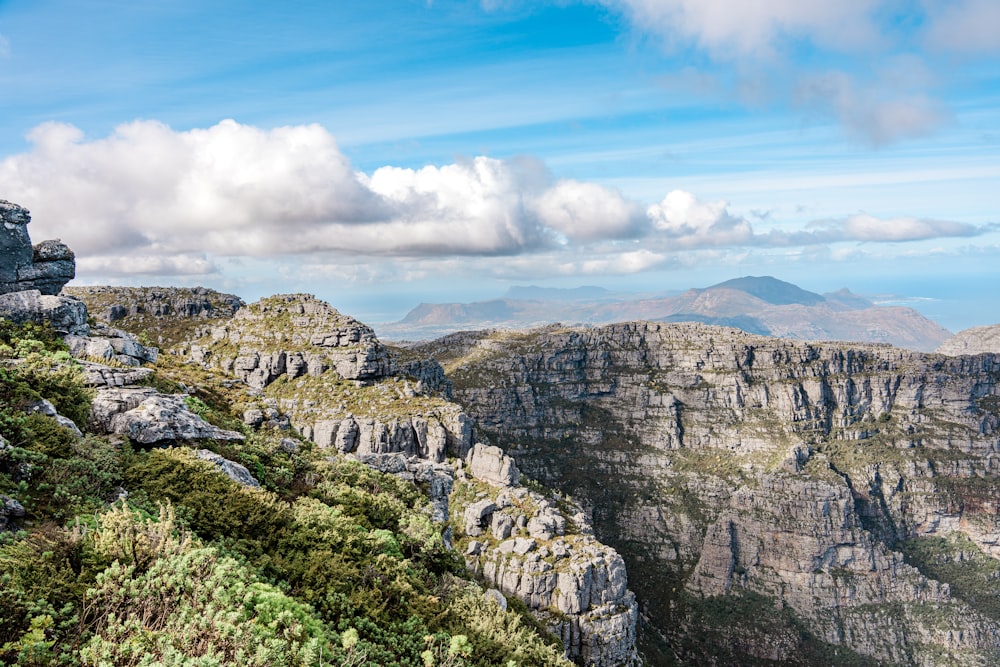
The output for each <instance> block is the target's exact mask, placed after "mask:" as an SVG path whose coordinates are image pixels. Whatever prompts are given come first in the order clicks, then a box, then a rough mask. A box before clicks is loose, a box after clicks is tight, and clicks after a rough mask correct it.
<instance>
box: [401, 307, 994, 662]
mask: <svg viewBox="0 0 1000 667" xmlns="http://www.w3.org/2000/svg"><path fill="white" fill-rule="evenodd" d="M414 351H415V352H418V353H419V352H422V353H433V354H434V355H435V356H436V357H437V358H438V360H439V361H441V362H442V364H443V365H444V367H445V368H446V370H447V371H448V372H449V377H450V378H451V379H452V380H453V382H454V384H455V396H456V400H458V401H459V402H460V403H461V404H462V405H463V406H464V407H465V408H466V410H467V411H468V412H469V413H470V415H472V416H473V417H474V418H475V419H476V420H477V422H478V423H479V425H480V426H481V427H482V428H483V429H484V431H485V433H487V434H488V435H489V436H490V437H491V439H492V440H493V441H494V442H495V443H496V444H499V445H501V446H503V447H504V448H505V449H506V450H507V451H508V452H509V453H510V454H511V455H512V456H514V457H515V458H516V459H517V461H518V465H519V467H520V468H521V469H522V470H523V471H524V472H525V473H526V474H528V475H530V476H532V477H533V478H535V479H539V480H541V481H543V482H545V483H547V484H549V485H552V486H555V487H556V488H560V489H562V490H563V491H564V492H567V493H571V494H572V495H573V496H574V497H576V498H577V499H579V500H580V502H582V503H583V504H584V505H585V506H586V507H589V508H591V509H592V511H593V516H594V526H595V530H596V532H597V536H598V537H600V538H601V539H602V540H605V541H606V542H608V543H609V544H611V545H613V546H615V547H616V548H617V549H618V550H619V551H620V552H621V553H622V554H623V555H624V556H625V559H626V563H627V565H628V567H629V571H630V573H631V575H632V576H633V578H635V577H638V580H639V581H641V582H642V583H641V585H639V586H637V587H636V592H637V594H638V597H639V600H640V606H641V609H642V610H643V612H644V617H645V619H646V624H645V625H644V627H645V628H646V634H645V639H646V645H647V646H649V647H651V648H650V651H651V654H652V655H654V657H653V658H652V661H654V662H656V661H663V662H669V661H673V660H679V661H680V662H690V663H691V664H694V663H695V662H698V663H701V664H727V663H731V662H733V661H736V662H742V661H753V660H778V661H779V662H785V663H788V664H796V663H798V664H809V663H810V662H815V660H821V661H825V662H832V663H836V662H837V660H838V659H839V660H844V661H845V662H849V661H850V660H851V659H854V660H863V659H864V656H868V657H869V658H870V659H872V660H878V661H880V662H883V663H888V664H989V663H990V661H991V660H995V659H996V658H997V657H998V655H1000V653H998V648H1000V639H998V637H1000V633H998V624H997V623H998V620H1000V619H998V618H997V616H996V615H993V616H991V615H989V614H984V613H982V612H981V610H980V609H979V607H978V606H977V607H976V608H973V607H970V605H972V604H978V603H976V602H975V601H974V600H973V599H972V598H969V597H968V596H967V593H966V592H964V591H966V590H967V588H966V589H963V588H962V585H961V584H962V582H958V583H956V584H954V585H952V584H949V581H945V580H936V579H934V578H933V577H931V576H928V573H929V572H930V571H931V570H930V569H927V562H926V561H923V562H918V561H913V563H912V564H911V563H910V562H909V561H907V560H906V559H904V556H903V553H902V552H901V551H899V550H898V549H900V548H903V547H905V546H907V545H909V544H911V543H914V544H917V545H919V544H924V542H921V540H928V539H939V538H940V537H941V536H949V535H955V534H957V535H962V536H964V537H965V538H967V539H969V540H971V542H970V544H974V545H975V546H974V547H972V548H973V549H978V550H979V552H980V553H982V554H984V555H989V554H992V555H993V556H998V555H1000V549H998V540H1000V512H998V509H1000V492H998V491H997V489H998V488H1000V484H998V483H997V482H998V480H997V474H998V472H1000V457H998V450H1000V357H997V356H991V355H980V356H966V357H955V358H946V357H942V356H936V355H927V354H920V353H915V352H908V351H904V350H900V349H896V348H892V347H888V346H855V345H838V344H823V345H814V344H806V343H799V342H791V341H786V340H778V339H773V338H764V337H760V336H753V335H750V334H746V333H744V332H741V331H738V330H733V329H725V328H718V327H709V326H704V325H683V324H677V325H663V324H651V323H632V324H622V325H612V326H607V327H599V328H593V329H562V328H557V327H550V328H547V329H543V330H537V331H534V332H521V333H518V332H480V333H474V334H456V335H454V336H451V337H446V338H444V339H440V340H438V341H435V342H433V343H430V344H427V345H424V346H418V347H417V348H416V349H415V350H414ZM913 541H915V542H913ZM935 544H936V543H935ZM899 545H903V547H900V546H899ZM917 551H919V550H917ZM907 553H911V552H910V551H908V552H907ZM994 562H995V561H994ZM917 566H919V567H917ZM921 568H923V569H921ZM995 572H996V573H997V576H1000V567H998V568H996V569H995ZM990 581H991V579H990V578H989V576H988V573H987V575H984V579H983V585H984V586H988V585H990V584H989V582H990ZM956 585H957V586H959V589H955V586H956ZM956 590H958V591H959V592H958V593H956V592H955V591H956ZM746 608H753V609H754V613H753V619H752V621H751V622H749V623H747V624H744V625H743V626H742V627H741V626H733V625H732V624H728V623H726V622H724V621H722V620H721V618H722V617H720V616H719V615H720V614H721V613H722V610H725V609H746ZM727 613H729V612H727ZM713 637H714V639H713ZM664 644H665V645H666V646H664ZM657 651H659V653H657ZM808 651H811V652H812V653H808ZM838 651H839V653H838ZM850 655H854V656H855V657H854V658H849V656H850ZM655 656H658V657H655ZM809 656H812V657H809ZM838 656H839V658H838Z"/></svg>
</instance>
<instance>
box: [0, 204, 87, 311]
mask: <svg viewBox="0 0 1000 667" xmlns="http://www.w3.org/2000/svg"><path fill="white" fill-rule="evenodd" d="M30 222H31V214H30V213H29V212H28V210H27V209H25V208H23V207H21V206H18V205H17V204H13V203H11V202H9V201H6V200H3V199H0V295H2V294H8V293H11V292H23V291H27V290H38V291H40V292H41V293H42V294H45V295H56V294H58V293H59V291H60V290H61V289H62V288H63V285H65V284H66V283H67V282H69V281H70V280H72V279H73V277H74V276H75V275H76V260H75V258H74V256H73V251H71V250H70V249H69V248H68V247H66V245H64V244H63V243H60V242H59V241H43V242H42V243H39V244H38V245H37V246H35V247H32V245H31V239H30V237H29V236H28V229H27V226H28V223H30Z"/></svg>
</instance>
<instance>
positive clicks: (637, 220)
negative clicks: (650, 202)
mask: <svg viewBox="0 0 1000 667" xmlns="http://www.w3.org/2000/svg"><path fill="white" fill-rule="evenodd" d="M530 206H531V208H532V209H533V210H534V212H535V214H536V215H537V216H538V219H539V221H540V222H541V223H542V224H543V225H545V226H546V227H549V228H551V229H555V230H556V231H558V232H560V233H562V234H564V235H565V236H566V237H567V238H570V239H573V240H579V241H591V240H596V239H602V238H630V237H634V236H637V235H639V234H641V233H642V232H643V231H645V229H644V228H645V226H646V223H645V220H644V219H643V217H642V211H641V210H640V209H639V207H638V206H637V205H636V204H634V203H633V202H630V201H627V200H626V199H625V198H624V197H622V195H621V193H620V192H617V191H616V190H610V189H608V188H605V187H603V186H600V185H597V184H596V183H581V182H580V181H568V180H563V181H559V182H558V183H556V184H555V185H554V186H553V187H551V188H549V189H548V190H546V191H545V192H544V193H542V194H541V195H540V196H539V197H537V198H536V199H535V200H534V201H533V202H531V204H530Z"/></svg>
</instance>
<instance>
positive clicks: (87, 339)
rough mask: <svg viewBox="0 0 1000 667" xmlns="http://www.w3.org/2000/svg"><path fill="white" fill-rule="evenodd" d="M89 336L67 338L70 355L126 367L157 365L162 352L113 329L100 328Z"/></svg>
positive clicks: (130, 335)
mask: <svg viewBox="0 0 1000 667" xmlns="http://www.w3.org/2000/svg"><path fill="white" fill-rule="evenodd" d="M91 334H93V335H88V336H74V335H70V336H66V337H65V341H66V344H67V345H68V346H69V351H70V354H72V355H73V356H74V357H77V358H81V359H87V360H90V361H113V362H116V363H119V364H122V365H124V366H142V365H144V364H153V363H156V360H157V359H158V358H159V355H160V351H159V350H158V349H157V348H155V347H147V346H145V345H143V344H141V343H140V342H139V341H138V339H136V337H135V336H133V335H132V334H130V333H128V332H127V331H122V330H121V329H112V328H111V327H100V328H98V329H94V330H92V331H91Z"/></svg>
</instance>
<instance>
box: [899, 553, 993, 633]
mask: <svg viewBox="0 0 1000 667" xmlns="http://www.w3.org/2000/svg"><path fill="white" fill-rule="evenodd" d="M896 547H897V548H898V549H899V550H900V551H902V552H903V555H904V556H905V557H906V562H908V563H909V564H910V565H913V566H914V567H916V568H917V569H918V570H920V572H921V573H922V574H924V575H925V576H927V577H929V578H931V579H936V580H938V581H942V582H945V583H947V584H949V585H950V586H951V593H952V595H953V596H955V597H956V598H958V599H960V600H962V601H964V602H965V603H966V604H968V605H969V606H970V607H972V608H973V609H975V610H977V611H979V612H981V613H982V614H985V615H986V616H989V617H990V618H992V619H994V620H997V621H1000V563H998V562H997V560H996V559H995V558H993V557H991V556H989V555H987V554H985V553H983V552H982V550H981V549H980V548H979V547H978V546H977V545H976V544H975V543H974V542H973V541H972V540H970V539H969V538H967V537H965V536H964V535H952V536H949V537H917V538H912V539H909V540H904V541H901V542H899V543H897V545H896Z"/></svg>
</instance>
